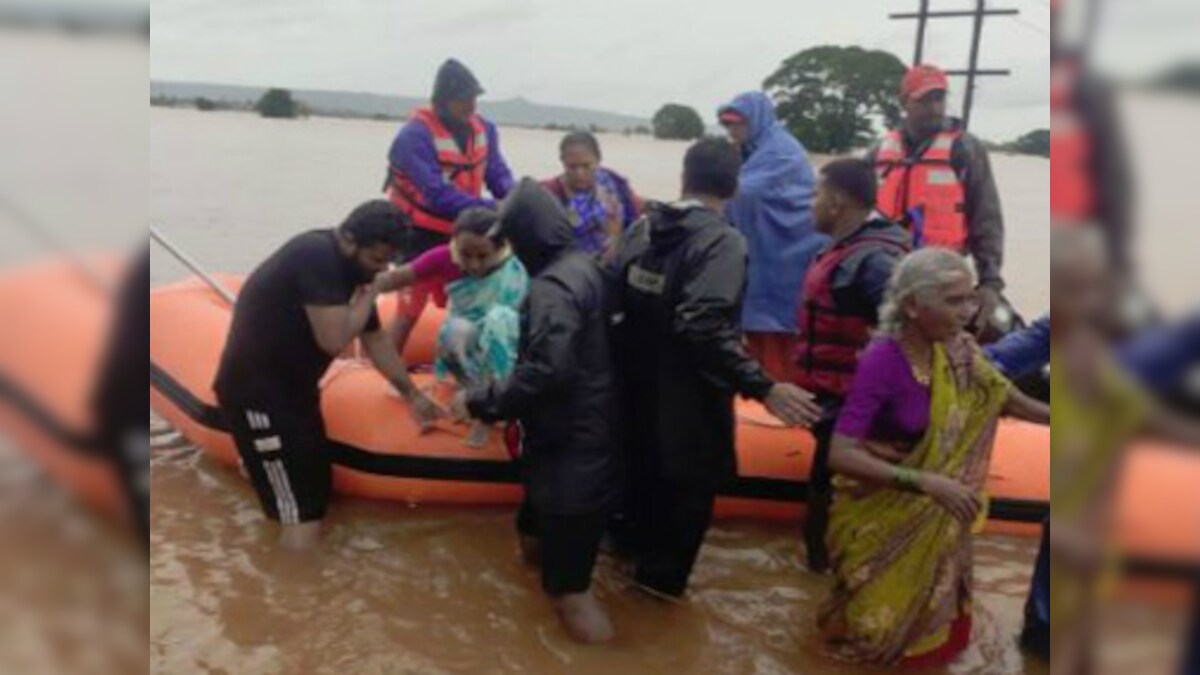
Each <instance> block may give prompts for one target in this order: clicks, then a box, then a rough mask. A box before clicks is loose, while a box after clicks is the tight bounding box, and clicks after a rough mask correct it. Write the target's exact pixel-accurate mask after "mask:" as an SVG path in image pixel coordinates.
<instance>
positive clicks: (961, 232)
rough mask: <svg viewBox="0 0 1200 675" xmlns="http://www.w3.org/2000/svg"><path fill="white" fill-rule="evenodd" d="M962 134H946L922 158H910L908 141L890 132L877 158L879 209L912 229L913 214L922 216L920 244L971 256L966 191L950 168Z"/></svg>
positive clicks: (934, 140) (953, 132)
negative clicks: (968, 250) (951, 158)
mask: <svg viewBox="0 0 1200 675" xmlns="http://www.w3.org/2000/svg"><path fill="white" fill-rule="evenodd" d="M960 137H962V133H961V132H958V131H943V132H940V133H938V135H937V136H935V137H934V138H933V142H932V143H930V144H929V147H928V148H927V149H926V150H925V152H923V153H922V154H921V155H920V156H919V157H908V156H907V153H906V151H905V148H904V136H903V135H902V134H901V132H900V131H892V132H889V133H888V135H887V136H885V137H884V139H883V143H882V144H881V145H880V146H879V152H878V154H876V156H875V171H876V173H877V174H878V176H879V196H878V201H877V204H876V208H878V209H879V212H880V213H882V214H883V215H884V216H885V217H887V218H888V219H889V220H891V221H893V222H897V223H900V224H901V225H903V226H905V227H907V228H910V229H912V228H913V227H914V225H915V223H914V222H913V217H912V211H913V210H914V209H915V210H918V211H919V212H920V214H921V217H922V221H921V230H920V232H919V233H917V234H918V235H919V236H918V241H919V243H920V244H921V245H923V246H940V247H943V248H949V249H952V250H955V251H958V252H959V253H963V254H965V253H966V252H967V210H966V199H967V191H966V187H965V186H964V185H963V183H962V179H960V178H959V176H958V172H956V171H955V170H954V166H953V165H952V164H951V162H950V156H951V151H952V150H953V148H954V144H955V142H957V141H958V139H959V138H960Z"/></svg>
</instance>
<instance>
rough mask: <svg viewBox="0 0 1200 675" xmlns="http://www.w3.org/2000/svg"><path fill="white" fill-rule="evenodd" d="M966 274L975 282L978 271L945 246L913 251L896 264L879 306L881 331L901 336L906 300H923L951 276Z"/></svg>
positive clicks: (883, 333) (882, 333) (962, 257)
mask: <svg viewBox="0 0 1200 675" xmlns="http://www.w3.org/2000/svg"><path fill="white" fill-rule="evenodd" d="M963 274H965V275H967V276H968V277H970V278H971V285H972V286H974V285H975V281H974V280H975V270H974V268H973V267H972V266H971V262H970V261H969V260H967V258H966V257H964V256H961V255H959V254H958V253H955V252H954V251H951V250H950V249H945V248H937V247H931V248H923V249H921V250H919V251H913V252H912V253H909V254H908V255H907V256H905V257H904V259H903V260H901V261H900V264H898V265H896V270H895V271H894V272H893V273H892V278H891V281H889V282H888V287H887V293H886V294H885V295H884V296H883V305H882V306H881V307H880V308H879V333H880V334H881V335H890V336H893V337H895V336H898V335H900V333H901V331H903V330H904V323H905V321H907V317H905V316H904V303H905V302H907V301H908V299H909V298H917V299H918V301H919V302H920V301H924V300H925V299H927V298H929V296H930V293H931V292H932V291H933V290H934V289H936V288H937V287H938V286H940V285H941V284H943V283H945V282H946V281H948V280H949V279H950V278H952V277H955V276H959V275H963Z"/></svg>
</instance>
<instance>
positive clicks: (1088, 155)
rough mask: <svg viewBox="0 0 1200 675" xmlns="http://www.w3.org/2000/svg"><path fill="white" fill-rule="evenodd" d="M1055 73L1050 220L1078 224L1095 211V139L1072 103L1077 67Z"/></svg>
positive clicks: (1052, 104)
mask: <svg viewBox="0 0 1200 675" xmlns="http://www.w3.org/2000/svg"><path fill="white" fill-rule="evenodd" d="M1051 75H1052V77H1051V80H1050V220H1051V222H1052V223H1053V224H1055V225H1074V224H1079V223H1084V222H1088V221H1090V220H1091V219H1092V217H1093V216H1094V215H1095V208H1096V196H1095V190H1094V188H1093V181H1092V172H1091V168H1090V167H1091V163H1092V141H1091V138H1089V136H1088V131H1087V129H1086V128H1085V127H1084V125H1083V124H1082V122H1081V121H1080V119H1079V115H1078V114H1077V113H1076V112H1075V110H1074V106H1073V105H1072V104H1071V100H1070V90H1071V87H1072V86H1073V84H1074V81H1075V75H1076V73H1075V71H1074V69H1073V68H1071V67H1070V66H1056V67H1054V68H1053V69H1052V72H1051Z"/></svg>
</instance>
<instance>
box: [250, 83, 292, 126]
mask: <svg viewBox="0 0 1200 675" xmlns="http://www.w3.org/2000/svg"><path fill="white" fill-rule="evenodd" d="M254 109H255V110H257V111H258V114H259V115H262V116H263V117H271V118H277V119H292V118H294V117H296V116H297V115H299V114H300V106H299V104H297V103H296V100H295V99H293V98H292V92H290V91H288V90H287V89H268V90H267V93H265V94H263V95H262V98H260V99H258V103H256V104H254Z"/></svg>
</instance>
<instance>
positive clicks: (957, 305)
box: [819, 248, 1050, 667]
mask: <svg viewBox="0 0 1200 675" xmlns="http://www.w3.org/2000/svg"><path fill="white" fill-rule="evenodd" d="M974 288H975V277H974V273H973V271H972V269H971V267H970V265H969V263H968V262H967V261H966V260H965V259H964V258H963V257H961V256H959V255H958V254H956V253H953V252H951V251H948V250H944V249H936V248H929V249H924V250H921V251H917V252H915V253H912V254H911V255H909V256H907V257H906V258H905V259H904V260H903V261H902V262H901V263H900V264H899V266H898V267H897V269H896V271H895V273H894V276H893V277H892V280H891V283H890V285H889V288H888V292H887V296H886V299H885V302H884V305H883V307H882V309H881V312H880V333H881V335H880V337H879V338H878V339H876V340H875V341H874V342H872V344H871V345H870V346H869V347H868V348H867V350H866V351H865V352H864V354H863V356H862V359H861V360H860V362H859V367H858V372H857V375H856V378H855V382H854V385H853V388H852V390H851V392H850V395H849V397H848V399H847V402H846V406H845V408H844V409H843V410H842V413H841V415H840V417H839V418H838V423H837V428H836V431H835V435H834V440H833V448H832V453H831V456H830V468H831V469H833V471H835V472H836V473H837V474H838V476H837V478H836V479H835V483H834V486H835V497H834V504H833V509H832V512H831V519H830V528H829V536H828V540H829V549H830V553H831V556H832V562H833V569H834V575H835V586H834V589H833V593H832V597H831V598H830V599H829V601H828V602H827V603H826V604H825V605H824V606H823V607H822V609H821V613H820V616H819V624H820V627H821V630H822V635H823V637H824V639H825V641H826V644H827V646H828V647H829V649H830V651H831V652H832V654H833V655H834V656H835V657H838V658H841V659H845V660H849V661H854V662H859V663H871V664H876V665H882V666H896V665H901V666H905V667H928V666H934V665H940V664H944V663H948V662H950V661H952V660H953V659H954V658H955V657H957V656H958V655H959V654H960V653H961V652H962V651H963V649H965V648H966V646H967V644H968V643H969V641H970V634H971V570H972V548H971V535H972V533H973V532H975V531H977V530H978V529H979V528H981V527H982V520H983V519H984V518H985V517H986V515H985V514H986V510H987V498H986V495H985V494H984V482H985V479H986V478H987V473H988V465H989V462H990V459H991V451H992V444H993V440H994V438H995V431H996V423H997V420H998V418H999V416H1000V414H1001V413H1004V412H1007V413H1009V414H1013V415H1015V416H1018V417H1022V418H1024V419H1028V420H1032V421H1037V422H1042V423H1049V419H1050V411H1049V408H1048V407H1047V406H1045V405H1043V404H1041V403H1039V402H1037V401H1034V400H1032V399H1030V398H1028V397H1026V396H1024V395H1023V394H1021V393H1020V392H1019V391H1018V390H1016V389H1015V388H1014V387H1012V386H1011V385H1010V384H1009V382H1008V381H1007V380H1005V379H1004V377H1003V376H1002V375H1000V373H999V372H998V371H996V370H995V368H994V367H993V366H992V365H990V363H989V362H988V361H987V359H986V358H985V357H984V356H983V355H982V353H981V352H980V350H979V348H978V347H977V346H976V345H975V343H974V341H973V340H972V339H971V338H970V337H969V335H968V334H967V333H966V332H965V330H964V329H965V327H966V325H967V323H968V322H969V321H970V319H971V317H972V315H973V313H974V311H975V309H976V307H975V292H974Z"/></svg>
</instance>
